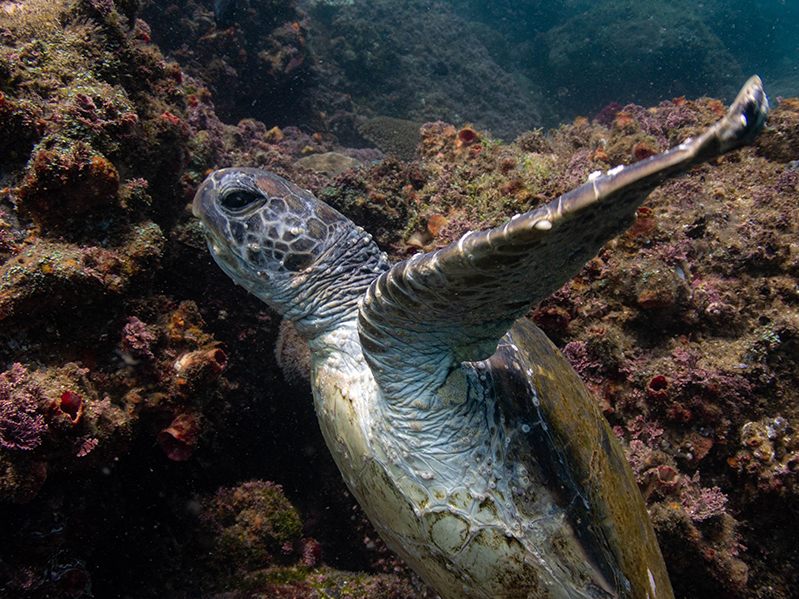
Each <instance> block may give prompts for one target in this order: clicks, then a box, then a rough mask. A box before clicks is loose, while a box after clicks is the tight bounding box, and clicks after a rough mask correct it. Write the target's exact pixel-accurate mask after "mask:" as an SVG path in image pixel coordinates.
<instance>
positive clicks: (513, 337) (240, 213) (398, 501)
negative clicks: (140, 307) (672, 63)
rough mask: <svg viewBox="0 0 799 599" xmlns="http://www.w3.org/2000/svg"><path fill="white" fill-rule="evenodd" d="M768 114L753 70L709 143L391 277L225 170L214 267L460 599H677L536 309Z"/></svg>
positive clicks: (580, 389)
mask: <svg viewBox="0 0 799 599" xmlns="http://www.w3.org/2000/svg"><path fill="white" fill-rule="evenodd" d="M767 108H768V103H767V100H766V98H765V94H764V93H763V90H762V86H761V84H760V80H759V79H757V78H756V77H755V78H752V79H751V80H750V81H749V82H748V83H747V84H746V86H744V88H743V90H742V91H741V93H740V94H739V96H738V98H736V100H735V102H734V103H733V105H732V107H731V108H730V111H729V112H728V114H727V115H726V116H725V117H724V118H723V119H722V120H721V121H719V123H717V124H716V125H715V126H714V127H712V128H711V129H709V130H708V131H707V132H706V133H704V134H703V135H702V136H700V137H698V138H697V139H696V140H686V142H684V143H683V144H680V146H678V147H677V148H675V149H673V150H671V151H669V152H666V153H664V154H660V155H658V156H655V157H652V158H650V159H648V160H645V161H641V162H639V163H637V164H636V165H633V166H631V167H627V168H617V169H614V170H613V171H610V172H609V173H607V174H604V175H597V176H595V177H592V178H591V180H590V181H589V182H588V183H586V184H585V185H583V186H581V187H580V188H578V189H576V190H574V191H572V192H569V193H568V194H565V195H564V196H562V197H561V198H558V199H557V200H555V201H553V202H551V203H550V204H548V205H546V206H544V207H542V208H539V209H537V210H534V211H531V212H528V213H526V214H524V215H519V216H517V217H515V218H514V219H512V220H511V221H510V222H509V223H508V224H507V225H503V226H502V227H499V228H497V229H494V230H492V231H489V232H485V233H477V234H467V236H464V237H463V238H462V239H461V241H460V242H458V243H456V244H453V245H451V246H449V247H447V248H444V249H442V250H439V251H438V252H434V253H432V254H428V255H425V256H420V257H419V256H417V257H414V258H413V259H411V260H409V261H406V262H405V263H400V264H397V265H395V266H393V267H390V266H389V264H388V263H387V261H386V258H385V256H384V255H383V254H382V253H381V252H380V251H379V250H378V248H377V247H376V245H375V244H374V243H373V242H372V240H371V237H370V236H369V235H368V234H367V233H365V232H364V231H363V230H362V229H360V228H359V227H356V226H355V225H354V224H353V223H351V222H350V221H349V220H347V219H346V218H345V217H343V216H342V215H341V214H339V213H338V212H336V211H335V210H333V209H332V208H330V207H328V206H326V205H325V204H323V203H321V202H319V201H317V200H316V199H315V198H314V197H313V196H312V195H311V194H310V193H308V192H307V191H304V190H302V189H299V188H297V187H296V186H294V185H292V184H291V183H289V182H287V181H285V180H283V179H281V178H280V177H278V176H276V175H274V174H271V173H267V172H263V171H258V170H256V169H223V170H221V171H217V172H215V173H212V174H211V175H210V176H209V178H208V179H207V180H206V182H205V183H204V184H203V185H202V186H201V188H200V189H199V190H198V192H197V195H196V197H195V201H194V213H195V214H196V215H197V216H199V217H201V218H202V220H203V222H204V224H205V227H206V231H207V236H208V243H209V247H210V249H211V251H212V254H213V256H214V258H215V260H216V261H217V263H219V265H220V266H221V267H222V268H223V269H224V270H225V272H226V273H227V274H228V275H230V277H231V278H232V279H233V280H234V281H235V282H236V283H238V284H240V285H242V286H244V287H245V288H247V289H248V290H249V291H251V292H252V293H254V294H255V295H257V296H258V297H260V298H261V299H263V300H264V301H266V302H267V303H269V304H270V305H271V306H272V307H274V308H275V309H276V310H278V311H279V312H280V313H282V314H284V315H286V317H287V318H290V319H292V320H293V321H295V324H296V326H297V330H298V331H299V332H300V333H301V334H303V335H304V336H305V337H306V338H307V339H308V342H309V346H310V348H311V351H312V373H311V374H312V387H313V393H314V401H315V406H316V412H317V415H318V418H319V422H320V426H321V428H322V431H323V433H324V436H325V439H326V442H327V445H328V447H329V449H330V451H331V453H332V454H333V456H334V458H335V460H336V462H337V464H338V466H339V468H340V470H341V472H342V475H343V477H344V480H345V481H346V483H347V485H348V486H349V488H350V489H351V491H352V493H353V494H354V495H355V497H356V498H357V499H358V501H359V502H360V504H361V505H362V506H363V508H364V510H365V511H366V513H367V515H368V516H369V518H370V520H371V521H372V523H373V524H374V525H375V527H376V528H377V529H378V531H379V532H380V534H381V536H382V537H383V538H384V540H385V541H386V543H387V544H388V545H389V546H390V547H391V548H392V549H394V550H395V551H396V552H397V553H398V554H399V555H400V556H401V557H402V558H403V559H405V560H406V562H407V563H408V564H409V565H410V566H411V567H413V568H414V569H415V570H416V571H417V572H418V573H419V574H420V575H421V576H422V577H423V578H424V579H425V580H426V581H427V582H428V583H429V584H430V585H431V586H432V587H433V588H435V589H436V591H437V592H438V593H439V594H440V595H441V596H442V597H443V598H444V599H458V598H465V597H469V598H479V599H506V598H507V599H510V598H517V597H518V598H522V597H524V598H528V599H537V598H564V599H565V598H570V599H574V598H593V599H600V598H612V597H619V598H628V599H632V598H635V599H639V598H640V599H670V598H672V597H673V593H672V590H671V585H670V583H669V580H668V575H667V573H666V569H665V565H664V564H663V560H662V557H661V555H660V551H659V549H658V547H657V543H656V540H655V536H654V532H653V530H652V526H651V524H650V522H649V520H648V516H647V513H646V508H645V506H644V503H643V500H642V498H641V495H640V493H639V492H638V489H637V486H636V484H635V481H634V479H633V476H632V473H631V471H630V469H629V467H628V466H627V463H626V461H625V459H624V455H623V454H622V452H621V450H620V448H619V446H618V444H617V442H616V440H615V438H614V436H613V434H612V433H611V431H610V430H609V428H608V425H607V423H606V422H605V420H604V418H603V417H602V415H601V413H600V412H599V409H598V407H597V405H596V403H595V401H594V400H593V399H592V397H591V396H590V394H589V393H588V391H587V390H586V388H585V385H584V384H583V383H582V381H580V379H579V377H578V376H577V374H576V373H575V372H574V370H573V369H572V368H571V367H570V366H569V364H568V363H567V362H566V360H565V359H564V358H563V356H562V355H561V354H560V353H559V352H558V351H557V349H556V348H555V347H554V346H553V345H552V344H551V342H549V340H548V339H546V337H545V335H544V334H543V333H542V332H541V331H539V330H538V329H537V328H535V327H534V326H532V325H531V324H530V323H529V322H528V321H526V320H525V319H523V318H520V317H521V316H523V314H524V313H525V312H526V311H527V309H528V308H529V305H530V303H531V302H533V301H536V300H537V299H540V297H538V296H539V295H541V294H543V295H542V297H543V296H546V295H548V294H549V293H551V292H553V291H554V290H555V289H557V287H558V286H560V285H562V284H563V282H565V281H566V280H567V279H568V277H570V276H572V275H573V274H574V273H575V272H577V271H578V270H579V269H580V268H581V266H582V264H584V262H585V261H586V260H587V259H590V257H592V256H593V255H595V253H596V251H597V250H598V249H599V247H601V245H602V243H604V241H606V240H608V239H611V238H612V237H614V236H615V235H618V234H620V233H621V232H623V231H624V229H625V228H626V226H628V225H629V223H630V221H631V219H632V218H633V215H634V214H635V209H636V208H637V206H638V205H640V203H641V202H642V201H643V200H644V199H645V198H646V196H647V195H648V194H649V193H650V192H651V191H652V189H654V188H655V187H656V186H657V185H658V184H659V183H661V182H662V181H663V180H664V179H665V178H667V177H670V176H675V175H677V174H679V173H680V172H683V171H684V170H686V169H687V168H690V167H691V166H692V165H693V164H696V163H698V162H700V161H703V160H707V159H710V158H712V157H714V156H717V155H719V154H720V153H723V152H725V151H729V150H732V149H734V148H736V147H740V146H741V145H743V144H745V143H748V142H749V141H751V139H752V138H753V137H754V135H756V134H757V131H759V130H760V128H761V127H762V124H763V121H764V120H765V115H766V111H767ZM528 289H529V291H528ZM537 294H538V295H537ZM517 319H518V320H517Z"/></svg>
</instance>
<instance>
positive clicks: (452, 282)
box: [359, 76, 768, 397]
mask: <svg viewBox="0 0 799 599" xmlns="http://www.w3.org/2000/svg"><path fill="white" fill-rule="evenodd" d="M767 113H768V100H767V99H766V95H765V93H764V91H763V86H762V82H761V81H760V78H759V77H757V76H754V77H752V78H751V79H750V80H749V81H748V82H747V83H746V85H744V87H743V88H742V89H741V91H740V92H739V94H738V96H737V97H736V99H735V101H734V102H733V104H732V106H731V107H730V109H729V110H728V112H727V114H726V115H725V116H724V117H723V118H722V119H721V120H720V121H719V122H717V123H716V124H715V125H714V126H713V127H711V128H710V129H708V130H707V131H706V132H705V133H703V134H702V135H700V136H699V137H697V138H695V139H687V140H686V141H684V142H683V143H681V144H680V145H679V146H677V147H675V148H673V149H671V150H669V151H668V152H664V153H663V154H658V155H656V156H653V157H651V158H648V159H646V160H642V161H640V162H637V163H635V164H633V165H630V166H625V167H621V166H620V167H616V168H614V169H612V170H610V171H608V172H607V173H604V174H599V173H597V174H595V175H592V176H591V177H590V178H589V181H588V182H587V183H585V184H584V185H582V186H581V187H578V188H577V189H575V190H573V191H570V192H568V193H566V194H564V195H562V196H560V197H559V198H557V199H556V200H554V201H552V202H550V203H549V204H547V205H545V206H543V207H541V208H538V209H537V210H533V211H530V212H527V213H525V214H520V215H516V216H515V217H513V218H512V219H511V220H510V221H509V222H507V223H506V224H504V225H502V226H501V227H497V228H495V229H492V230H490V231H483V232H479V233H475V232H472V233H467V234H466V235H464V236H463V237H462V238H461V239H460V241H458V242H456V243H453V244H451V245H449V246H447V247H446V248H443V249H441V250H438V251H436V252H431V253H429V254H422V255H416V256H413V257H412V258H410V259H409V260H406V261H404V262H401V263H399V264H396V265H395V266H394V267H393V268H392V269H391V270H390V271H388V272H387V273H384V274H383V275H382V276H380V277H379V278H378V279H377V280H376V281H374V282H373V283H372V285H371V286H370V288H369V291H368V292H367V294H366V296H365V297H364V299H363V302H362V305H361V310H360V315H359V327H360V336H361V342H362V344H363V348H364V354H365V357H366V359H367V360H368V361H369V364H370V366H372V369H373V371H374V372H375V377H376V378H377V380H378V383H379V384H380V386H381V388H382V389H383V390H384V391H386V392H387V394H388V395H389V396H392V395H393V396H394V397H407V396H408V389H414V388H416V389H417V390H418V391H419V392H422V390H433V391H434V390H435V389H437V388H438V387H439V386H440V385H441V384H442V383H443V382H444V380H445V379H446V377H447V374H448V373H449V371H450V369H451V368H452V367H453V366H454V365H456V364H458V363H460V362H462V361H476V360H484V359H486V358H488V357H489V356H491V355H492V354H493V353H494V352H495V351H496V348H497V343H498V342H499V340H500V339H501V338H502V336H503V335H504V334H505V333H506V332H507V331H508V330H509V329H510V327H511V325H512V324H513V322H514V321H515V320H516V319H517V318H519V317H521V316H523V315H524V314H525V313H526V312H527V310H528V309H529V307H530V306H531V304H533V303H535V302H538V301H540V300H541V299H543V298H545V297H547V296H548V295H550V294H552V293H553V292H554V291H556V290H557V289H558V288H559V287H561V286H562V285H563V284H564V283H565V282H566V281H568V280H569V279H570V278H571V277H573V276H575V275H576V274H577V273H578V272H579V271H580V270H581V269H582V268H583V266H584V265H585V264H586V262H588V261H589V260H590V259H591V258H593V257H594V256H596V254H597V253H598V251H599V250H600V248H601V247H602V246H603V245H604V244H605V243H607V242H608V241H609V240H611V239H613V238H614V237H616V236H618V235H620V234H621V233H623V232H624V231H625V230H626V229H627V228H628V227H629V226H630V225H631V224H632V223H633V222H634V220H635V211H636V208H637V207H638V206H639V205H640V204H641V203H642V202H643V201H644V199H646V197H647V196H648V195H649V194H650V193H651V192H652V191H653V190H654V189H655V188H656V187H657V186H658V185H660V184H661V183H662V182H663V181H664V180H666V179H668V178H670V177H674V176H676V175H678V174H680V173H683V172H685V171H687V170H688V169H690V168H691V167H692V166H694V165H696V164H699V163H701V162H704V161H707V160H710V159H711V158H713V157H716V156H719V155H720V154H723V153H725V152H729V151H730V150H734V149H736V148H738V147H741V146H743V145H745V144H747V143H750V142H751V141H752V140H753V139H754V138H755V136H756V135H757V134H758V132H759V131H760V130H761V129H762V127H763V124H764V122H765V118H766V114H767ZM397 365H399V367H398V366H397ZM431 375H432V376H431Z"/></svg>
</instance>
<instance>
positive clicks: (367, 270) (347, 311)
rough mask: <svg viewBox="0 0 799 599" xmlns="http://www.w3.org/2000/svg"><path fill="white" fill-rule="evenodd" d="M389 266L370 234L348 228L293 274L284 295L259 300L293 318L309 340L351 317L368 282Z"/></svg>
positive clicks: (354, 313)
mask: <svg viewBox="0 0 799 599" xmlns="http://www.w3.org/2000/svg"><path fill="white" fill-rule="evenodd" d="M390 267H391V265H390V264H389V262H388V260H387V258H386V255H385V253H383V252H381V251H380V249H379V248H378V247H377V245H376V244H375V242H374V241H372V236H371V235H369V234H368V233H366V232H365V231H364V230H363V229H361V228H360V227H352V228H348V229H346V230H345V231H343V234H342V235H341V236H340V237H339V238H338V239H337V240H336V241H335V243H333V244H330V246H329V247H328V248H327V250H326V251H325V252H323V253H322V255H321V256H319V258H318V259H317V260H316V261H315V262H314V264H313V265H312V266H311V267H309V268H307V269H305V270H304V271H302V272H301V273H299V274H298V275H297V276H296V277H294V278H293V280H292V281H291V283H290V284H289V285H288V286H286V291H287V292H286V293H285V294H281V297H277V294H275V295H274V296H273V297H272V298H271V299H267V298H262V299H264V301H266V302H267V303H269V304H270V305H272V306H273V307H275V308H276V309H277V310H278V311H279V312H281V313H283V315H284V316H285V318H288V319H289V320H291V321H293V322H294V326H295V328H296V329H297V332H298V333H300V334H301V335H303V336H304V337H306V338H307V339H313V338H314V337H317V336H319V335H321V334H323V333H325V332H327V331H330V330H332V329H334V328H336V327H337V326H339V325H340V324H341V323H342V322H344V321H346V320H351V319H355V318H356V317H357V311H358V303H359V301H360V299H361V297H363V295H364V294H365V293H366V290H367V289H368V287H369V285H371V284H372V281H374V280H375V279H376V278H377V277H378V276H380V275H381V274H382V273H383V272H385V271H387V270H388V269H389V268H390Z"/></svg>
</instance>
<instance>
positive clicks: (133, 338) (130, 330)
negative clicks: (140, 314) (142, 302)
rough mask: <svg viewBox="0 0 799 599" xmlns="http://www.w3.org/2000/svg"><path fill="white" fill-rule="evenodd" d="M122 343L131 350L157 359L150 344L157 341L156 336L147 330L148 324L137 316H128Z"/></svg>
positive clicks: (139, 354)
mask: <svg viewBox="0 0 799 599" xmlns="http://www.w3.org/2000/svg"><path fill="white" fill-rule="evenodd" d="M123 333H124V337H123V338H122V345H123V347H124V348H125V349H127V350H129V351H130V352H132V353H134V354H136V355H138V356H141V357H142V358H147V359H149V360H153V359H155V356H154V355H153V352H152V350H151V349H150V345H151V344H152V343H153V342H155V341H156V336H155V335H153V334H152V333H151V332H150V331H148V330H147V325H146V324H144V323H143V322H142V321H141V320H139V319H138V318H136V317H135V316H131V317H130V318H128V323H127V324H126V325H125V328H124V329H123Z"/></svg>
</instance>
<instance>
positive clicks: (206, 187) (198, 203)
mask: <svg viewBox="0 0 799 599" xmlns="http://www.w3.org/2000/svg"><path fill="white" fill-rule="evenodd" d="M218 173H219V171H214V172H213V173H211V174H210V175H208V176H207V177H206V178H205V181H203V183H202V185H200V187H199V189H197V193H196V194H194V201H193V202H192V204H191V213H192V214H193V215H194V216H196V217H197V218H199V219H200V220H202V221H204V222H206V221H207V219H208V216H209V213H210V210H209V208H211V207H212V206H213V203H214V197H216V195H217V186H218V183H219V180H218V179H217V174H218Z"/></svg>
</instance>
